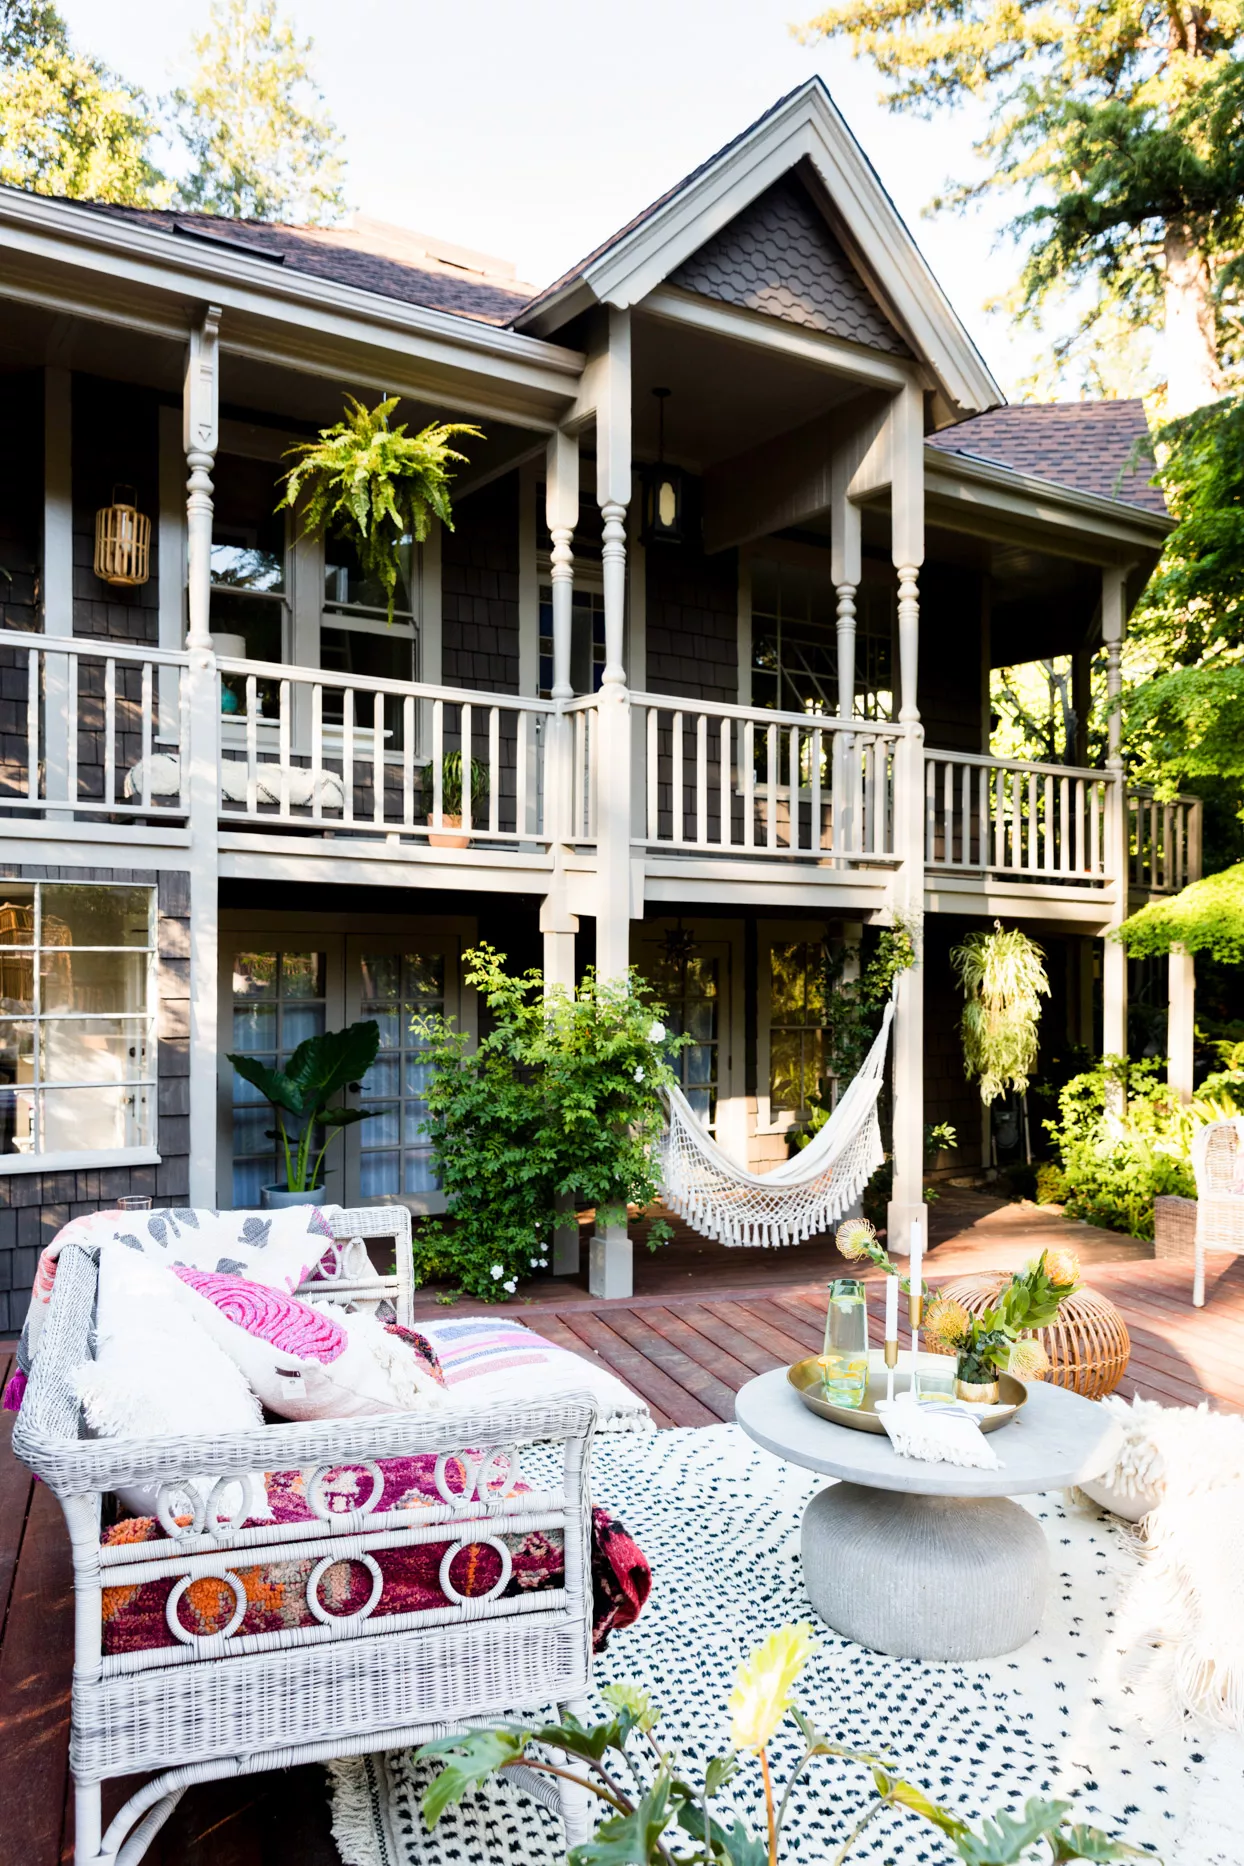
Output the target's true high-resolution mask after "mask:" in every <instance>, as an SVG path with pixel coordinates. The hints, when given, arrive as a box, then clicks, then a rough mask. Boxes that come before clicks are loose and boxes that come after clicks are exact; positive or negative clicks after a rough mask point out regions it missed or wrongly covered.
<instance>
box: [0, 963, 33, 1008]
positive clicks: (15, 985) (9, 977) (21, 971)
mask: <svg viewBox="0 0 1244 1866" xmlns="http://www.w3.org/2000/svg"><path fill="white" fill-rule="evenodd" d="M34 1008H35V960H34V954H33V953H29V954H25V955H23V954H21V953H16V952H13V951H11V950H9V949H6V948H3V947H0V1012H3V1013H4V1014H5V1015H6V1016H9V1017H11V1016H12V1015H13V1014H14V1012H17V1013H19V1014H20V1013H21V1012H23V1011H25V1012H27V1013H29V1012H33V1010H34Z"/></svg>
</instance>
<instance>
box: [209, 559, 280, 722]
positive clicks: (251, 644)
mask: <svg viewBox="0 0 1244 1866" xmlns="http://www.w3.org/2000/svg"><path fill="white" fill-rule="evenodd" d="M208 615H209V619H210V622H211V630H212V634H213V635H240V636H241V637H242V640H243V641H244V642H245V644H246V652H245V655H244V657H243V658H244V659H245V660H247V661H280V660H281V659H282V634H283V629H282V624H283V622H284V619H285V604H284V603H283V602H279V601H277V600H276V599H275V598H274V597H271V596H247V595H246V594H245V593H244V592H243V591H240V590H221V589H214V590H213V591H212V597H211V602H210V604H209V607H208ZM221 652H222V653H223V652H224V650H223V649H222V650H221ZM243 678H244V677H243V676H240V675H239V677H238V680H237V683H236V686H231V687H230V691H231V692H232V693H233V695H234V698H235V699H236V700H237V702H238V705H237V708H236V710H237V711H238V712H244V711H245V710H246V693H245V688H244V685H243ZM260 687H261V692H262V689H263V683H262V682H261V683H260ZM263 697H264V698H265V699H269V698H270V696H268V695H266V694H265V695H264V696H263ZM225 710H226V712H229V711H233V710H235V709H233V708H230V707H226V708H225ZM265 710H267V709H265ZM271 710H272V712H273V714H275V712H276V706H275V702H274V700H272V701H271Z"/></svg>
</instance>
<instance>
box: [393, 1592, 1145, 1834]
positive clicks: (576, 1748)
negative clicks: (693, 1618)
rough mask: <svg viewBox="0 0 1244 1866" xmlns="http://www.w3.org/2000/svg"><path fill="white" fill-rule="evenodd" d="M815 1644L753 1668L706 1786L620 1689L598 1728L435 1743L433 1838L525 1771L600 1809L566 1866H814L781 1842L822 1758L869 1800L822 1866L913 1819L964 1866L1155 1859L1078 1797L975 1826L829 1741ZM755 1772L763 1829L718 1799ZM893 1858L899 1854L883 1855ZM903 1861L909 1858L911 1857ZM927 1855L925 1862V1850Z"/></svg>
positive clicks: (639, 1699) (429, 1804)
mask: <svg viewBox="0 0 1244 1866" xmlns="http://www.w3.org/2000/svg"><path fill="white" fill-rule="evenodd" d="M818 1645H819V1642H818V1641H817V1640H816V1639H815V1638H814V1636H813V1632H812V1628H811V1626H810V1625H809V1624H808V1623H807V1622H806V1621H803V1622H800V1623H799V1624H798V1625H795V1626H783V1627H779V1629H778V1630H777V1632H775V1633H770V1635H769V1637H768V1638H767V1639H766V1640H764V1641H763V1642H762V1643H761V1644H760V1645H759V1646H757V1647H756V1648H755V1650H754V1651H753V1652H752V1653H751V1654H750V1656H749V1657H748V1658H746V1659H745V1660H744V1661H743V1663H742V1664H741V1665H740V1666H739V1668H738V1672H737V1675H736V1678H735V1685H734V1690H733V1691H732V1692H731V1694H730V1699H729V1706H728V1708H729V1712H730V1744H729V1748H728V1749H727V1751H726V1754H725V1755H720V1756H713V1757H712V1758H711V1759H710V1760H709V1762H708V1763H707V1765H706V1766H705V1769H704V1776H703V1781H702V1782H701V1783H699V1784H698V1785H697V1784H695V1783H693V1782H692V1781H690V1780H689V1779H688V1773H687V1771H686V1769H685V1767H684V1765H683V1763H682V1761H681V1759H680V1758H679V1757H678V1756H677V1754H676V1753H675V1752H674V1750H673V1749H672V1748H671V1747H668V1746H666V1745H663V1744H662V1743H660V1742H658V1741H657V1739H656V1737H655V1736H654V1735H653V1732H654V1730H655V1729H656V1727H657V1725H658V1723H659V1721H660V1716H661V1713H660V1711H659V1710H658V1709H657V1707H656V1706H655V1705H654V1704H653V1703H652V1701H651V1699H650V1698H649V1696H648V1693H647V1692H646V1691H644V1690H642V1689H641V1688H640V1687H639V1686H638V1685H634V1684H625V1683H620V1684H615V1685H606V1686H605V1688H604V1690H603V1691H602V1692H601V1696H602V1697H603V1698H604V1700H605V1703H606V1706H607V1707H608V1714H607V1715H606V1717H605V1719H604V1720H603V1721H602V1722H600V1723H597V1724H593V1725H585V1724H581V1723H579V1722H578V1721H577V1719H576V1718H574V1717H567V1718H566V1720H565V1722H564V1723H560V1724H545V1725H542V1726H536V1725H522V1724H502V1725H500V1726H498V1727H495V1728H493V1729H482V1730H470V1731H466V1732H463V1733H462V1734H460V1735H457V1736H444V1737H440V1738H438V1739H437V1740H436V1741H435V1742H432V1743H425V1744H424V1746H423V1748H422V1749H421V1750H420V1751H419V1755H420V1757H427V1758H429V1759H432V1760H435V1761H437V1762H439V1763H440V1764H441V1769H440V1773H439V1774H438V1775H437V1776H436V1778H435V1780H434V1781H433V1782H432V1784H431V1786H430V1787H429V1788H428V1789H427V1791H426V1792H425V1794H424V1797H423V1818H424V1821H425V1822H426V1824H427V1827H428V1829H429V1831H431V1829H432V1828H433V1827H434V1826H435V1825H436V1823H437V1821H438V1820H439V1819H440V1817H441V1815H442V1814H443V1813H444V1812H445V1810H446V1808H448V1807H449V1806H450V1805H451V1804H452V1803H453V1802H456V1801H461V1800H462V1797H463V1796H464V1795H465V1794H467V1793H469V1792H470V1791H471V1790H472V1789H474V1788H475V1787H476V1786H477V1784H479V1783H480V1782H482V1781H485V1780H486V1779H487V1778H488V1777H489V1776H490V1775H495V1774H497V1773H499V1772H500V1771H502V1770H504V1769H512V1768H516V1767H519V1766H525V1767H526V1768H528V1769H536V1770H539V1771H541V1772H542V1773H544V1774H546V1775H551V1776H554V1777H562V1778H563V1779H568V1780H570V1781H572V1782H578V1783H579V1784H580V1786H581V1787H582V1788H585V1789H587V1790H588V1791H589V1792H590V1793H591V1794H592V1795H594V1796H595V1797H596V1800H597V1802H598V1804H599V1805H600V1808H601V1812H602V1814H603V1815H604V1819H603V1820H602V1822H601V1824H600V1826H599V1828H598V1829H597V1831H596V1835H595V1837H594V1839H592V1840H589V1841H586V1842H585V1843H584V1844H583V1845H581V1846H577V1847H573V1848H572V1849H571V1851H570V1853H569V1855H568V1856H567V1857H568V1861H569V1866H778V1860H779V1856H781V1857H783V1858H785V1859H789V1860H790V1861H792V1862H793V1861H796V1860H798V1861H801V1862H806V1866H813V1855H812V1854H811V1853H809V1852H808V1851H807V1850H806V1848H803V1849H801V1848H800V1846H799V1843H798V1841H797V1840H794V1841H792V1843H791V1844H790V1845H789V1846H788V1847H784V1846H783V1839H784V1833H785V1829H786V1825H787V1821H788V1819H789V1818H790V1817H791V1816H792V1815H793V1814H794V1812H795V1809H796V1807H797V1805H798V1797H797V1796H796V1794H795V1790H796V1788H797V1785H798V1782H799V1779H800V1777H801V1776H802V1775H803V1774H804V1773H805V1772H806V1771H807V1770H808V1769H809V1768H810V1767H811V1766H812V1764H813V1763H814V1762H815V1761H817V1760H818V1759H819V1758H832V1759H833V1760H834V1761H835V1762H837V1763H838V1764H839V1765H846V1766H847V1767H854V1768H859V1769H862V1770H866V1771H867V1773H868V1774H869V1775H871V1777H872V1787H873V1792H872V1795H871V1796H870V1797H868V1798H867V1799H866V1800H865V1801H864V1802H863V1804H862V1806H860V1807H857V1808H856V1809H855V1811H854V1813H853V1814H850V1815H846V1816H844V1823H845V1824H846V1826H847V1832H846V1834H845V1837H844V1838H843V1840H842V1842H841V1844H840V1845H839V1847H838V1849H837V1851H836V1852H833V1853H829V1852H824V1853H822V1852H819V1851H818V1852H817V1854H816V1855H815V1866H842V1863H843V1861H845V1860H846V1859H847V1857H848V1855H849V1854H851V1853H852V1852H853V1851H854V1850H855V1845H856V1842H857V1841H858V1840H860V1839H861V1838H862V1836H863V1834H864V1833H865V1831H866V1829H868V1828H869V1827H871V1826H872V1824H873V1822H874V1821H876V1820H878V1819H881V1818H882V1817H885V1816H888V1815H889V1816H892V1815H898V1814H902V1813H904V1812H905V1813H907V1814H909V1815H914V1816H915V1817H916V1818H917V1819H918V1820H921V1821H926V1822H927V1823H928V1824H929V1825H930V1826H931V1827H935V1828H937V1829H938V1830H939V1832H940V1833H941V1834H942V1835H944V1837H945V1839H946V1840H947V1841H948V1842H949V1844H950V1845H951V1846H952V1847H953V1848H954V1850H955V1852H956V1854H957V1855H958V1857H959V1858H960V1859H961V1860H963V1861H964V1862H966V1866H1017V1863H1018V1862H1020V1861H1034V1860H1035V1859H1037V1858H1038V1857H1040V1858H1042V1859H1044V1860H1045V1861H1046V1862H1047V1866H1059V1862H1063V1861H1068V1860H1097V1861H1107V1860H1129V1859H1148V1860H1153V1858H1154V1856H1153V1855H1152V1854H1151V1853H1141V1852H1139V1851H1138V1850H1137V1849H1136V1848H1135V1847H1131V1846H1127V1845H1124V1844H1123V1843H1122V1842H1120V1841H1116V1840H1111V1839H1110V1838H1109V1836H1108V1835H1107V1834H1104V1833H1102V1832H1101V1831H1100V1830H1099V1829H1097V1828H1095V1827H1083V1826H1072V1825H1069V1824H1068V1821H1067V1816H1068V1815H1069V1814H1070V1813H1071V1803H1070V1802H1068V1801H1043V1800H1039V1799H1037V1798H1036V1797H1034V1798H1033V1799H1031V1800H1030V1801H1028V1802H1027V1803H1026V1804H1025V1806H1024V1808H1023V1810H1022V1811H1021V1812H1020V1813H1019V1814H1012V1813H1011V1812H1010V1811H1009V1810H1007V1809H1005V1808H1004V1809H1000V1810H999V1812H998V1813H997V1814H995V1815H994V1816H993V1817H992V1818H991V1819H986V1820H985V1821H983V1822H982V1824H981V1827H980V1829H979V1831H978V1830H977V1829H976V1828H974V1827H972V1826H970V1825H969V1824H968V1822H967V1821H965V1820H964V1819H963V1818H962V1816H961V1815H959V1814H957V1813H956V1812H955V1811H954V1810H953V1809H951V1808H946V1807H942V1806H941V1805H940V1804H939V1803H938V1802H936V1801H933V1800H931V1799H930V1797H929V1796H928V1795H926V1794H925V1793H924V1791H923V1789H920V1788H917V1787H916V1785H915V1783H913V1782H907V1781H904V1780H903V1778H902V1777H901V1776H898V1775H895V1774H894V1773H893V1770H892V1768H891V1766H890V1764H889V1763H888V1762H886V1761H885V1760H884V1759H883V1758H881V1757H880V1756H874V1755H871V1754H870V1753H869V1752H868V1751H867V1750H857V1749H850V1748H847V1747H846V1746H845V1745H843V1744H841V1743H837V1742H834V1741H833V1740H832V1739H831V1738H829V1737H827V1736H825V1735H823V1734H822V1732H821V1731H820V1730H819V1729H818V1728H817V1727H816V1725H815V1724H814V1723H813V1722H812V1720H811V1718H809V1717H807V1716H805V1715H804V1713H803V1711H802V1710H800V1709H799V1707H798V1705H797V1704H795V1703H794V1701H793V1699H792V1697H791V1690H792V1687H793V1686H794V1683H795V1681H796V1679H797V1678H798V1676H799V1674H800V1672H801V1671H802V1670H803V1668H804V1666H805V1665H806V1664H807V1662H808V1660H809V1659H810V1658H811V1657H812V1655H813V1654H814V1653H815V1652H816V1651H817V1649H818ZM788 1718H789V1719H791V1720H792V1721H793V1722H794V1724H795V1725H796V1727H797V1729H798V1731H799V1734H800V1737H801V1738H802V1742H803V1754H802V1755H801V1757H800V1759H799V1761H798V1762H797V1764H796V1766H795V1769H794V1771H793V1773H792V1774H791V1776H790V1778H789V1780H788V1781H787V1782H786V1784H785V1787H784V1788H782V1789H781V1790H780V1792H779V1789H778V1787H775V1784H774V1781H773V1778H772V1775H771V1772H770V1767H769V1759H768V1748H769V1744H770V1743H771V1741H772V1739H773V1738H774V1737H775V1736H776V1735H777V1733H778V1730H779V1729H780V1728H781V1726H782V1725H783V1724H785V1723H786V1721H787V1719H788ZM533 1745H534V1746H535V1747H534V1748H533ZM550 1752H552V1754H550ZM749 1765H750V1766H751V1767H755V1766H756V1765H759V1769H760V1775H761V1783H762V1786H763V1791H764V1819H765V1828H764V1831H763V1832H762V1833H760V1834H754V1833H753V1832H752V1831H751V1829H750V1827H748V1825H747V1824H746V1822H745V1821H744V1820H743V1819H742V1817H741V1816H740V1815H739V1814H738V1813H737V1811H736V1810H735V1809H734V1808H733V1807H731V1806H730V1805H729V1803H728V1801H727V1802H726V1803H725V1804H724V1805H723V1802H722V1801H721V1800H720V1799H719V1797H720V1796H721V1792H722V1790H723V1789H724V1788H726V1787H728V1785H729V1784H730V1783H731V1782H732V1781H734V1780H735V1779H736V1778H738V1779H739V1782H740V1785H742V1784H743V1781H744V1779H745V1777H744V1771H745V1770H746V1769H747V1768H748V1767H749ZM1035 1846H1040V1847H1041V1854H1040V1856H1038V1855H1035V1854H1034V1853H1033V1852H1032V1850H1031V1849H1032V1848H1033V1847H1035ZM1047 1848H1048V1851H1046V1849H1047ZM886 1857H887V1858H889V1859H893V1858H895V1857H897V1855H896V1854H894V1853H889V1852H887V1854H886ZM902 1857H903V1858H905V1859H906V1858H908V1857H909V1854H908V1853H907V1851H904V1853H903V1856H902ZM919 1857H920V1858H922V1859H924V1858H928V1857H929V1856H928V1854H926V1853H925V1852H924V1851H923V1849H920V1852H919ZM1158 1866H1160V1862H1159V1863H1158Z"/></svg>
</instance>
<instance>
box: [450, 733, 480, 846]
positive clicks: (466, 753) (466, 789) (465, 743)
mask: <svg viewBox="0 0 1244 1866" xmlns="http://www.w3.org/2000/svg"><path fill="white" fill-rule="evenodd" d="M461 719H462V728H461V731H462V797H461V800H460V810H461V815H462V828H463V831H464V833H466V834H467V835H469V834H470V831H471V767H472V761H473V759H474V756H475V754H474V752H473V750H472V747H473V745H474V743H475V736H474V733H473V731H472V725H471V704H470V701H468V702H467V703H466V704H465V705H464V706H463V708H462V713H461ZM452 814H453V812H452V811H451V812H450V815H451V816H452Z"/></svg>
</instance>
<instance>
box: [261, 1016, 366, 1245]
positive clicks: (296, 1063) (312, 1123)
mask: <svg viewBox="0 0 1244 1866" xmlns="http://www.w3.org/2000/svg"><path fill="white" fill-rule="evenodd" d="M379 1048H380V1026H379V1024H377V1023H375V1022H374V1021H368V1022H367V1023H362V1024H351V1025H350V1026H349V1027H348V1028H347V1029H345V1030H328V1031H325V1032H324V1033H323V1034H322V1035H321V1036H318V1037H308V1038H307V1039H306V1041H305V1042H304V1043H300V1044H299V1045H298V1048H297V1049H296V1050H295V1051H294V1053H293V1055H292V1056H291V1057H290V1059H289V1061H288V1062H287V1063H286V1064H285V1067H284V1068H283V1069H282V1068H273V1067H272V1065H271V1064H269V1063H265V1062H260V1061H259V1059H258V1058H257V1057H254V1056H230V1058H229V1061H230V1062H231V1063H232V1064H233V1067H234V1068H235V1069H236V1070H237V1072H238V1074H239V1075H240V1076H241V1077H242V1078H243V1080H244V1081H246V1082H250V1083H251V1084H253V1086H254V1087H255V1088H257V1089H258V1090H259V1092H260V1094H261V1095H262V1096H263V1097H264V1099H265V1100H266V1101H268V1102H270V1103H271V1105H272V1108H273V1111H274V1113H275V1115H276V1127H275V1128H274V1129H272V1130H271V1132H270V1134H269V1136H268V1137H269V1139H271V1140H279V1141H280V1143H281V1148H282V1150H283V1152H284V1155H285V1184H284V1185H283V1186H264V1187H263V1188H262V1190H261V1193H260V1197H261V1199H262V1201H263V1204H264V1206H265V1207H267V1208H271V1207H273V1206H282V1205H323V1203H324V1200H325V1196H326V1188H325V1186H324V1184H323V1181H322V1180H321V1178H320V1174H321V1172H322V1170H323V1166H324V1155H325V1154H326V1153H327V1151H328V1147H329V1142H330V1141H331V1140H332V1138H333V1135H334V1134H335V1133H336V1132H337V1131H338V1129H340V1128H343V1127H353V1125H354V1123H355V1122H356V1121H366V1120H368V1119H370V1110H369V1109H365V1108H330V1107H329V1105H328V1104H329V1102H330V1101H331V1100H332V1098H333V1096H334V1095H337V1094H339V1093H340V1092H341V1090H342V1089H343V1088H345V1086H346V1084H347V1083H349V1082H357V1081H358V1080H359V1078H360V1077H362V1076H364V1075H366V1073H367V1071H368V1070H369V1069H370V1068H371V1066H372V1064H373V1063H374V1062H375V1060H376V1051H377V1050H378V1049H379ZM291 1117H292V1122H291ZM291 1125H292V1127H293V1133H292V1136H291V1132H290V1127H291ZM324 1129H327V1132H326V1133H324V1134H323V1139H322V1141H320V1145H319V1151H318V1152H315V1153H314V1154H313V1150H314V1148H315V1146H316V1142H317V1140H319V1139H320V1134H321V1131H322V1130H324Z"/></svg>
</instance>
